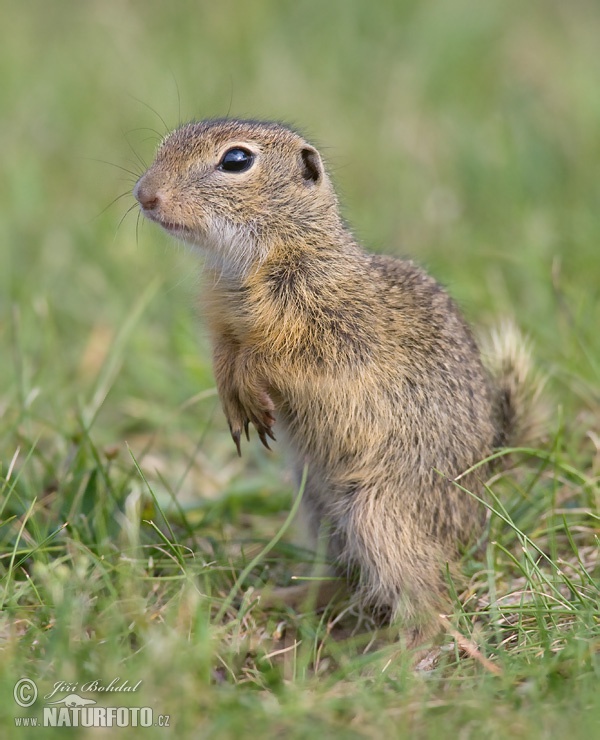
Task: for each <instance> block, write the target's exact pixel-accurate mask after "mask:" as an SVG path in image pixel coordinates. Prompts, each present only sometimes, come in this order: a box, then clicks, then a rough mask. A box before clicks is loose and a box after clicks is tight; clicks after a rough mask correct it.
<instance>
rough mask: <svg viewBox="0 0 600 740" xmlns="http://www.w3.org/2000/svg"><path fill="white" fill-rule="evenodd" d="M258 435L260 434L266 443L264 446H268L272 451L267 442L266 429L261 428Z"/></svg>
mask: <svg viewBox="0 0 600 740" xmlns="http://www.w3.org/2000/svg"><path fill="white" fill-rule="evenodd" d="M258 436H259V438H260V441H261V442H262V443H263V444H264V446H265V447H266V448H267V450H269V451H270V450H271V448H270V447H269V443H268V442H267V438H266V437H265V430H264V429H259V430H258Z"/></svg>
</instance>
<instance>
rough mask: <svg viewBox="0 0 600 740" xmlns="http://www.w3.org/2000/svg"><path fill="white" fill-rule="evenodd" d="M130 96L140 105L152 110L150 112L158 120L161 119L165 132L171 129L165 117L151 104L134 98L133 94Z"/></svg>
mask: <svg viewBox="0 0 600 740" xmlns="http://www.w3.org/2000/svg"><path fill="white" fill-rule="evenodd" d="M131 97H132V98H133V99H134V100H135V101H137V102H138V103H140V104H141V105H144V106H145V107H146V108H148V110H150V111H152V113H154V115H155V116H156V117H157V118H158V119H159V121H161V123H162V125H163V126H164V127H165V133H169V131H170V130H171V129H170V128H169V127H168V126H167V123H166V121H165V119H164V118H163V117H162V116H161V115H160V113H159V112H158V111H156V110H154V108H153V107H152V106H151V105H148V103H145V102H144V101H143V100H140V99H139V98H136V97H135V95H132V96H131Z"/></svg>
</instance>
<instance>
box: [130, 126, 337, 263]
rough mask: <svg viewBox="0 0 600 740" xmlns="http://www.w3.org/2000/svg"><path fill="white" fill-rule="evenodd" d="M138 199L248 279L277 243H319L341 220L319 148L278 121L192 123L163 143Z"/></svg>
mask: <svg viewBox="0 0 600 740" xmlns="http://www.w3.org/2000/svg"><path fill="white" fill-rule="evenodd" d="M134 195H135V197H136V198H137V200H138V201H139V203H140V206H141V210H142V213H143V214H144V216H146V217H147V218H149V219H150V220H152V221H155V222H156V223H157V224H159V225H160V226H162V227H163V228H164V229H165V230H166V231H168V232H169V233H171V234H172V235H173V236H176V237H178V238H179V239H182V240H183V241H186V242H188V243H190V244H194V245H197V246H199V247H202V248H203V249H204V250H205V251H206V253H207V255H208V256H209V258H210V259H211V260H212V261H214V263H215V265H218V266H219V267H220V269H221V270H223V271H225V272H232V273H234V274H235V273H237V274H244V273H246V272H248V271H249V270H250V269H251V268H252V267H253V266H255V265H256V264H257V263H260V262H262V261H263V260H264V259H265V258H266V257H267V256H268V254H269V252H270V251H271V249H272V248H273V247H274V246H275V245H279V246H281V245H285V243H286V242H287V243H292V242H298V241H299V240H301V241H305V242H308V243H315V242H318V241H319V239H322V238H323V236H324V235H325V233H326V231H327V228H329V229H330V230H331V229H332V228H335V224H336V223H337V221H338V216H337V213H338V211H337V200H336V196H335V193H334V190H333V187H332V185H331V182H330V180H329V177H328V176H327V174H326V172H325V170H324V167H323V162H322V160H321V157H320V155H319V153H318V152H317V150H316V149H315V148H314V147H313V146H311V145H310V144H309V143H307V142H306V141H305V140H304V139H303V138H302V137H301V136H299V135H298V134H297V133H295V132H294V131H292V130H290V129H289V128H287V127H285V126H282V125H280V124H277V123H263V122H258V121H239V120H209V121H203V122H200V123H188V124H186V125H184V126H182V127H181V128H179V129H177V130H175V131H173V132H172V133H171V134H169V135H168V136H167V137H166V139H165V140H164V141H163V142H162V144H161V145H160V147H159V149H158V152H157V155H156V159H155V161H154V163H153V164H152V166H151V167H150V169H149V170H148V171H147V172H146V173H145V174H144V175H142V177H140V179H139V180H138V182H137V184H136V186H135V189H134Z"/></svg>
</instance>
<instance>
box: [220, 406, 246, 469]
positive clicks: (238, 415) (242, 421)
mask: <svg viewBox="0 0 600 740" xmlns="http://www.w3.org/2000/svg"><path fill="white" fill-rule="evenodd" d="M221 404H222V406H223V411H224V413H225V418H226V419H227V423H228V424H229V431H230V432H231V437H232V439H233V441H234V443H235V446H236V449H237V452H238V455H239V456H240V457H241V456H242V447H241V439H242V431H244V432H245V433H246V439H249V434H248V425H249V423H250V419H249V418H248V414H247V413H246V411H245V409H244V407H243V406H242V404H241V403H240V399H239V397H238V396H237V395H235V396H228V397H224V396H221Z"/></svg>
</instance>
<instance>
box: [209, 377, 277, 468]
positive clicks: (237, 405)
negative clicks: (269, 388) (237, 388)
mask: <svg viewBox="0 0 600 740" xmlns="http://www.w3.org/2000/svg"><path fill="white" fill-rule="evenodd" d="M221 403H222V405H223V411H224V412H225V416H226V418H227V422H228V424H229V431H230V432H231V437H232V439H233V441H234V443H235V446H236V449H237V451H238V455H239V456H240V457H241V456H242V448H241V439H242V432H243V433H244V434H245V435H246V439H247V440H249V439H250V431H249V426H250V424H251V423H252V424H254V426H255V427H256V431H257V432H258V436H259V439H260V441H261V442H262V443H263V445H264V446H265V447H266V448H267V449H268V450H270V449H271V448H270V447H269V443H268V442H267V437H269V438H270V439H272V440H273V441H275V435H274V434H273V424H274V423H275V404H274V403H273V401H272V399H271V397H270V396H269V394H268V393H267V392H266V391H258V392H256V393H254V394H252V395H250V394H245V395H244V396H243V397H242V398H240V396H238V395H230V396H228V397H226V398H225V397H223V396H222V397H221Z"/></svg>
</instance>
